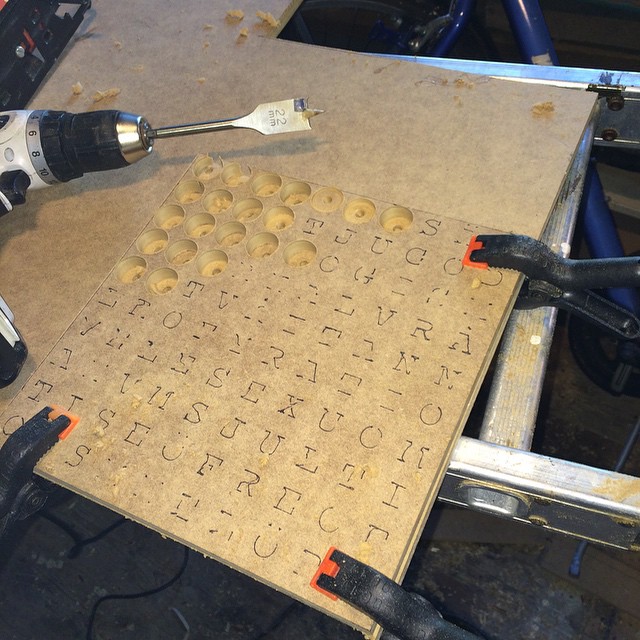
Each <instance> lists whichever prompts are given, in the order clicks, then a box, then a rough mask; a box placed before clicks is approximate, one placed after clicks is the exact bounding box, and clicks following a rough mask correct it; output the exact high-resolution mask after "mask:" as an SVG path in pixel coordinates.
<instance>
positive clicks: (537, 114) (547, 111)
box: [531, 101, 556, 118]
mask: <svg viewBox="0 0 640 640" xmlns="http://www.w3.org/2000/svg"><path fill="white" fill-rule="evenodd" d="M555 110H556V107H555V105H554V104H553V102H551V101H547V102H537V103H536V104H534V105H533V107H531V113H532V114H533V117H534V118H550V117H551V116H553V113H554V112H555Z"/></svg>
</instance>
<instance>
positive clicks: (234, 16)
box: [227, 9, 244, 22]
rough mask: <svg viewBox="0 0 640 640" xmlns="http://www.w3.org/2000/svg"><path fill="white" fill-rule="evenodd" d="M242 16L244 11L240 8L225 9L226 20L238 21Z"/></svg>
mask: <svg viewBox="0 0 640 640" xmlns="http://www.w3.org/2000/svg"><path fill="white" fill-rule="evenodd" d="M243 18H244V11H243V10H242V9H229V11H227V20H229V21H230V22H240V20H242V19H243Z"/></svg>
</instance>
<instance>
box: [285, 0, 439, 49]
mask: <svg viewBox="0 0 640 640" xmlns="http://www.w3.org/2000/svg"><path fill="white" fill-rule="evenodd" d="M447 12H448V3H440V2H432V1H429V0H417V1H415V2H402V1H400V2H385V1H383V0H337V1H335V0H334V1H331V0H305V2H303V3H302V5H301V6H300V8H299V9H298V10H297V11H296V13H295V14H294V16H293V18H292V19H291V20H290V21H289V23H288V24H287V25H286V26H285V28H284V29H283V30H282V33H281V34H280V37H281V38H284V39H286V40H294V41H296V42H304V43H306V44H317V45H321V46H325V47H333V48H337V49H347V50H349V51H360V52H366V53H399V54H415V53H418V51H415V50H413V48H414V47H415V46H417V45H415V42H414V41H415V40H416V38H417V37H418V36H420V35H421V34H423V33H424V29H429V30H430V32H434V34H436V33H437V31H439V29H441V28H442V27H443V26H444V23H442V22H438V20H443V19H444V16H446V15H447Z"/></svg>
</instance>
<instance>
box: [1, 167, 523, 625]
mask: <svg viewBox="0 0 640 640" xmlns="http://www.w3.org/2000/svg"><path fill="white" fill-rule="evenodd" d="M487 231H489V230H487V229H486V228H479V227H478V226H477V225H474V224H471V223H467V222H464V221H459V220H455V219H453V218H445V217H442V216H436V215H434V214H432V213H430V212H422V211H418V210H415V209H410V208H408V207H404V206H400V205H395V204H392V203H388V202H383V201H379V200H377V199H371V198H368V197H365V196H362V195H357V194H352V193H348V192H344V191H342V190H339V189H336V188H335V187H330V186H326V185H318V184H315V183H310V182H308V181H302V180H299V179H297V178H295V177H287V176H282V175H280V174H278V173H275V172H272V171H268V170H266V171H265V170H260V169H254V168H251V167H246V166H244V165H242V164H241V163H235V162H230V163H226V164H224V165H222V164H220V163H219V162H217V161H214V160H213V159H212V158H210V157H208V156H201V157H199V158H197V159H196V160H195V161H194V163H193V164H192V165H191V166H190V168H189V169H188V171H187V173H186V174H185V175H184V176H183V178H182V180H180V182H179V183H178V184H177V185H176V187H175V188H174V189H173V190H172V192H171V194H170V195H169V197H168V198H167V200H166V201H165V202H164V203H163V204H162V205H161V206H160V207H159V208H158V209H157V210H156V211H155V212H154V215H153V216H152V218H151V220H150V221H149V223H148V225H147V227H146V228H145V229H144V230H143V232H142V233H141V234H140V235H139V236H138V237H137V238H136V240H135V242H134V243H133V244H132V245H131V247H130V248H129V250H128V251H127V252H126V254H125V255H124V256H123V257H122V259H120V260H119V261H118V263H117V264H116V266H115V268H114V270H113V271H112V272H111V274H110V275H109V276H108V277H107V279H106V280H105V282H104V283H103V284H102V286H101V287H100V288H99V289H98V291H97V292H96V294H95V295H94V296H93V297H92V298H91V300H90V301H89V303H88V304H87V306H85V307H84V309H83V310H82V311H81V313H80V314H79V315H78V317H77V318H76V320H75V321H74V322H73V323H72V324H71V326H70V327H69V329H68V331H67V332H66V333H65V334H64V335H63V336H62V338H61V339H60V340H59V341H58V343H57V344H56V346H55V347H54V349H53V350H52V351H51V353H50V354H49V355H48V356H47V357H46V358H45V360H44V362H43V364H42V366H41V367H39V368H38V369H37V370H36V372H35V374H34V376H33V377H32V378H31V380H30V382H29V383H28V384H27V385H26V386H25V388H24V389H23V391H22V392H21V393H20V395H19V396H18V398H17V399H16V400H15V401H14V402H13V403H12V405H11V406H10V408H9V411H8V412H7V413H6V415H5V416H4V418H3V419H2V424H3V429H4V431H5V433H6V432H10V431H11V430H12V429H14V428H15V427H16V426H18V425H19V424H21V423H22V422H23V420H25V419H27V418H28V417H29V416H30V415H32V414H34V413H35V412H36V411H37V410H38V409H40V408H41V407H42V406H43V405H45V404H47V403H59V404H62V405H63V406H64V407H66V408H68V409H69V410H70V411H71V412H75V413H77V414H78V415H79V416H80V417H81V422H80V425H79V426H78V427H76V429H75V430H74V431H73V432H72V433H71V435H70V436H68V437H67V438H66V439H65V440H64V441H63V442H61V443H59V444H58V445H56V446H55V447H54V449H53V451H52V452H51V453H50V454H48V455H47V456H46V457H45V458H44V460H43V461H42V462H41V463H40V464H39V465H38V469H37V472H38V473H39V474H41V475H43V476H44V477H46V478H48V479H51V480H53V481H55V482H57V483H60V484H63V485H64V486H66V487H68V488H70V489H72V490H73V491H75V492H77V493H80V494H82V495H85V496H87V497H89V498H91V499H93V500H96V501H98V502H100V503H102V504H105V505H107V506H109V507H110V508H112V509H114V510H116V511H119V512H121V513H123V514H125V515H126V516H128V517H130V518H133V519H135V520H137V521H139V522H142V523H144V524H146V525H147V526H150V527H152V528H154V529H156V530H158V531H160V532H161V533H162V534H163V535H167V536H170V537H172V538H175V539H177V540H179V541H181V542H183V543H185V544H187V545H189V546H191V547H193V548H195V549H197V550H199V551H201V552H203V553H205V554H207V555H210V556H212V557H214V558H217V559H219V560H222V561H223V562H226V563H227V564H229V565H230V566H233V567H236V568H238V569H240V570H241V571H243V572H246V573H248V574H250V575H253V576H255V577H256V578H258V579H260V580H262V581H264V582H266V583H267V584H270V585H273V586H274V587H275V588H277V589H279V590H282V591H285V592H287V593H289V594H291V595H293V596H295V597H296V598H298V599H300V600H302V601H304V602H308V603H310V604H312V605H313V606H315V607H318V608H320V609H323V610H325V611H327V612H328V613H330V614H332V615H335V616H337V617H339V618H340V619H342V620H344V621H346V622H348V623H350V624H352V625H354V626H356V627H357V628H359V629H361V630H362V631H364V632H367V633H373V632H374V629H373V626H372V624H371V622H370V621H369V620H368V619H367V618H366V617H365V616H363V615H362V614H360V613H358V612H356V611H355V610H353V609H351V608H349V607H348V606H347V605H345V604H343V603H340V602H338V603H335V604H334V603H333V602H332V601H331V600H330V599H328V598H327V597H326V596H323V595H320V594H318V593H317V592H315V591H314V590H312V588H311V587H310V586H309V582H310V579H311V577H312V576H313V574H314V573H315V571H316V569H317V567H318V565H319V563H320V560H321V558H322V557H323V556H324V554H325V553H326V552H327V550H328V549H329V547H331V546H338V547H339V548H340V549H342V550H344V551H345V552H347V553H349V554H351V555H353V556H355V557H357V558H359V559H360V560H362V561H363V562H367V563H369V564H371V565H372V566H374V567H376V568H377V569H379V570H380V571H382V572H383V573H385V574H386V575H389V576H391V577H393V578H395V579H397V580H400V579H401V578H402V576H403V575H404V572H405V570H406V567H407V565H408V562H409V560H410V558H411V554H412V550H413V548H414V546H415V544H416V542H417V538H418V536H419V535H420V532H421V531H422V528H423V526H424V523H425V520H426V517H427V515H428V513H429V510H430V508H431V506H432V504H433V501H434V500H435V496H436V493H437V490H438V487H439V484H440V482H441V479H442V475H443V473H444V471H445V469H446V463H447V460H448V457H449V452H450V450H451V448H452V447H453V445H454V443H455V441H456V438H457V437H458V435H459V433H460V431H461V429H462V426H463V424H464V421H465V418H466V415H467V413H468V411H469V409H470V405H471V402H472V398H473V397H474V396H475V393H476V390H477V387H478V385H479V383H480V381H481V379H482V374H483V373H484V371H485V369H486V367H487V363H488V358H489V357H490V354H491V352H492V349H493V344H494V340H495V338H496V336H497V335H498V334H499V330H500V328H501V326H502V323H503V321H504V318H505V316H506V314H507V311H508V309H509V307H510V301H511V299H512V296H513V293H514V290H515V283H516V281H517V274H515V273H502V272H499V271H494V270H489V271H479V270H477V269H473V268H469V267H466V268H465V267H463V265H462V262H461V261H462V258H463V256H464V254H465V251H466V248H467V245H468V242H469V240H470V238H471V236H472V234H474V233H478V232H487Z"/></svg>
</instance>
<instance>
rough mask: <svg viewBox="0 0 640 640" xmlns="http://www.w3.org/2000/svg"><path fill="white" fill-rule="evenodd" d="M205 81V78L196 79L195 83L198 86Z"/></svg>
mask: <svg viewBox="0 0 640 640" xmlns="http://www.w3.org/2000/svg"><path fill="white" fill-rule="evenodd" d="M206 81H207V79H206V78H198V79H197V80H196V82H197V83H198V84H204V83H205V82H206Z"/></svg>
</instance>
